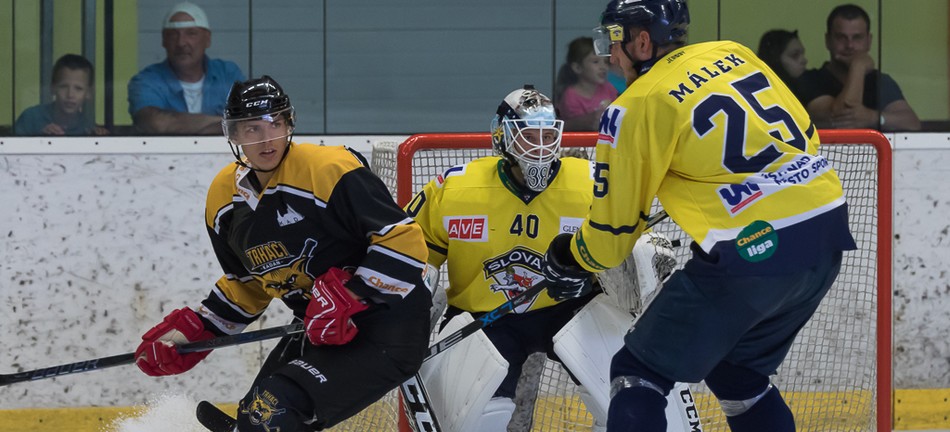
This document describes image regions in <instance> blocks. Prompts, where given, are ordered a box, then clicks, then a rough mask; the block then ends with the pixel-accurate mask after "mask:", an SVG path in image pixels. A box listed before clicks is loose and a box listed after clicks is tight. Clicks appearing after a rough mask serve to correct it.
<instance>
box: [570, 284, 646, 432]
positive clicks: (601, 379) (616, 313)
mask: <svg viewBox="0 0 950 432" xmlns="http://www.w3.org/2000/svg"><path fill="white" fill-rule="evenodd" d="M632 323H633V316H631V315H630V314H629V313H626V312H624V311H622V310H620V309H619V308H618V307H616V306H614V305H613V304H611V303H610V302H609V301H608V300H607V296H606V295H604V294H600V295H598V296H596V297H594V298H593V299H592V300H591V301H590V302H589V303H587V304H586V305H585V306H584V307H583V308H582V309H581V310H580V311H579V312H578V313H577V314H576V315H575V316H574V318H572V319H571V320H570V321H568V323H567V324H565V325H564V327H562V328H561V330H560V331H558V332H557V334H555V335H554V352H555V353H556V354H557V356H558V358H560V359H561V362H562V363H564V366H566V367H567V369H568V370H570V371H571V374H573V375H574V377H576V378H577V380H578V381H580V383H581V385H582V386H583V387H584V391H583V392H581V395H582V400H583V401H584V405H586V406H587V410H588V411H590V413H591V415H592V416H593V417H594V419H595V420H601V421H604V420H605V419H606V418H607V406H608V405H609V403H610V376H609V371H610V359H611V357H613V355H614V353H616V352H617V350H619V349H620V348H621V347H622V346H623V335H624V333H625V332H626V331H627V329H628V328H630V325H631V324H632Z"/></svg>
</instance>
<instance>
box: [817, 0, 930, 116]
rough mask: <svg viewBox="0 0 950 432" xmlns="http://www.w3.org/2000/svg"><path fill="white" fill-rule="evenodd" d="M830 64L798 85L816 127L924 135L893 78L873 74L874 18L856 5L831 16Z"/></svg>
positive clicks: (827, 37) (828, 33)
mask: <svg viewBox="0 0 950 432" xmlns="http://www.w3.org/2000/svg"><path fill="white" fill-rule="evenodd" d="M825 47H827V48H828V53H829V54H830V55H831V59H830V60H829V61H827V62H825V64H824V65H822V66H821V68H820V69H812V70H809V71H807V72H805V73H804V74H802V76H801V78H799V80H798V97H799V99H801V101H802V103H803V104H804V105H805V108H806V109H807V110H808V114H810V115H811V118H812V120H813V121H814V122H815V124H816V125H817V126H818V127H825V128H827V127H831V128H876V127H880V128H881V129H882V130H888V131H895V130H920V119H918V118H917V114H915V113H914V110H913V109H912V108H911V107H910V104H908V103H907V101H906V100H905V99H904V94H903V93H901V89H900V87H899V86H898V85H897V82H896V81H894V79H893V78H891V77H890V76H889V75H887V74H885V73H882V72H880V71H878V70H876V69H875V66H874V59H872V58H871V56H870V55H869V54H868V53H869V51H870V49H871V18H870V17H868V14H867V12H865V11H864V9H861V8H860V7H858V6H855V5H853V4H846V5H841V6H838V7H836V8H834V9H833V10H832V11H831V13H830V14H829V15H828V21H827V31H826V33H825Z"/></svg>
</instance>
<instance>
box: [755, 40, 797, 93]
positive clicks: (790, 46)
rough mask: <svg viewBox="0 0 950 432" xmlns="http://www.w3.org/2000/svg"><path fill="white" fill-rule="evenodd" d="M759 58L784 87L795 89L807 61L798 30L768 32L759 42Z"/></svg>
mask: <svg viewBox="0 0 950 432" xmlns="http://www.w3.org/2000/svg"><path fill="white" fill-rule="evenodd" d="M758 54H759V58H761V59H762V61H764V62H765V64H767V65H769V67H770V68H772V70H773V71H775V74H776V75H778V77H779V78H781V79H782V81H784V82H785V85H787V86H788V88H790V89H793V90H794V89H795V85H796V82H797V80H798V77H800V76H802V73H804V72H805V66H807V65H808V59H807V58H805V46H804V45H802V41H801V40H800V39H799V38H798V30H795V31H788V30H769V31H767V32H765V34H763V35H762V39H760V40H759V52H758Z"/></svg>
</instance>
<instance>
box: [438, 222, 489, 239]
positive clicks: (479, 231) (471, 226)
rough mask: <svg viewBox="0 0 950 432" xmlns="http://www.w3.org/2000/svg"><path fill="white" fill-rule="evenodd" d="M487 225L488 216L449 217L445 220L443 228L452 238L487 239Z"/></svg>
mask: <svg viewBox="0 0 950 432" xmlns="http://www.w3.org/2000/svg"><path fill="white" fill-rule="evenodd" d="M487 226H488V216H461V217H451V218H447V219H446V221H445V230H446V232H448V234H449V239H453V240H462V241H472V242H484V241H488V231H487V230H486V228H487Z"/></svg>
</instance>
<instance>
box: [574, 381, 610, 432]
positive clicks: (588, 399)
mask: <svg viewBox="0 0 950 432" xmlns="http://www.w3.org/2000/svg"><path fill="white" fill-rule="evenodd" d="M577 393H578V396H580V398H581V401H582V402H584V406H585V407H587V411H588V412H590V415H591V416H592V417H594V425H593V427H591V432H607V410H606V407H600V406H599V405H598V402H597V401H595V400H594V398H593V396H591V394H590V391H589V390H587V387H584V386H582V385H581V386H577ZM594 410H599V411H602V412H595V411H594Z"/></svg>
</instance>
